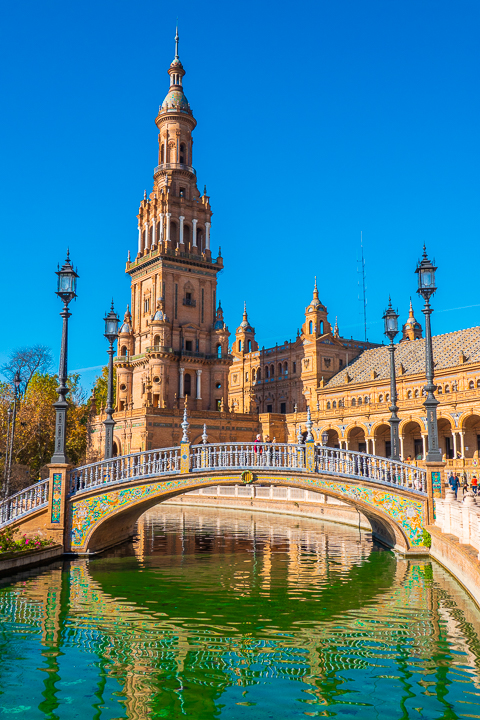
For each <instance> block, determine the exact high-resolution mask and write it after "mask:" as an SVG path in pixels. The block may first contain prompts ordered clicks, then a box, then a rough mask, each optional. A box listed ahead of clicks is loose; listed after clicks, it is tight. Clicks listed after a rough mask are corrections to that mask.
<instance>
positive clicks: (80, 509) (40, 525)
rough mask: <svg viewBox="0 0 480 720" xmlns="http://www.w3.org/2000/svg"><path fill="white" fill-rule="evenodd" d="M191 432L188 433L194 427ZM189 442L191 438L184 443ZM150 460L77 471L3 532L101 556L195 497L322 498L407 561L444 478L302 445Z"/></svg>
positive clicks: (46, 487) (28, 499) (23, 498)
mask: <svg viewBox="0 0 480 720" xmlns="http://www.w3.org/2000/svg"><path fill="white" fill-rule="evenodd" d="M187 427H188V423H187ZM185 437H186V435H185V434H184V438H185ZM205 440H206V438H204V443H202V444H200V445H190V443H189V442H188V438H186V440H185V441H184V442H182V443H181V445H180V446H178V447H172V448H162V449H158V450H149V451H144V452H139V453H135V454H131V455H125V456H122V457H117V458H112V459H111V460H104V461H101V462H97V463H93V464H90V465H85V466H83V467H77V468H72V467H71V466H68V465H51V466H50V477H49V479H48V480H44V481H41V482H39V483H37V484H35V485H33V486H31V487H29V488H27V489H26V490H23V491H22V492H20V493H17V494H16V495H14V496H12V497H11V498H9V499H8V500H6V501H4V502H3V503H1V504H0V527H5V526H11V527H18V528H20V529H21V530H22V532H33V531H38V532H42V533H43V534H45V535H47V536H49V537H52V539H54V540H56V541H57V542H61V543H63V545H64V548H65V551H66V552H71V553H76V554H88V553H94V552H100V551H102V550H104V549H106V548H108V547H111V546H112V545H115V544H117V543H120V542H123V541H124V540H126V539H128V538H129V537H131V536H132V535H133V534H134V528H135V524H136V522H137V520H138V518H139V517H140V516H141V515H142V514H143V513H144V512H145V511H146V510H148V509H149V508H151V507H152V506H154V505H157V504H158V503H160V502H162V501H163V500H167V499H170V498H173V497H175V496H176V495H180V494H182V493H185V492H189V491H191V490H195V489H198V488H201V487H208V486H211V485H235V484H238V483H242V482H243V483H246V484H251V483H254V484H257V485H258V484H261V485H267V486H268V485H275V486H282V485H283V486H289V487H297V488H303V489H306V490H312V491H317V492H321V493H323V494H325V495H328V496H330V497H333V498H337V499H338V500H341V501H342V502H346V503H348V504H351V505H353V506H354V507H355V508H356V509H357V510H359V511H360V512H361V513H362V514H363V515H364V516H365V517H366V518H367V519H368V521H369V522H370V525H371V527H372V532H373V534H374V536H375V537H376V538H377V539H379V540H380V541H381V542H383V543H384V544H386V545H388V546H389V547H393V548H395V549H397V550H399V551H401V552H403V553H408V552H409V551H410V552H411V551H415V549H416V548H417V549H418V548H419V547H421V546H423V541H424V533H423V530H424V528H425V527H426V526H427V525H429V524H431V522H432V520H433V514H434V509H433V498H434V496H435V495H436V496H438V497H440V496H441V494H442V489H441V482H440V480H441V474H440V473H439V472H438V473H436V472H434V471H433V470H432V468H428V467H427V468H426V469H423V468H418V467H416V466H412V465H408V464H405V463H401V462H396V461H392V460H390V459H388V458H382V457H376V456H374V455H368V454H366V453H360V452H353V451H348V450H342V449H334V448H329V447H324V446H321V447H320V446H316V445H315V444H314V442H313V441H308V440H307V441H306V442H299V443H298V444H276V445H272V444H254V443H219V444H208V443H206V442H205Z"/></svg>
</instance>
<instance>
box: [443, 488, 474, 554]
mask: <svg viewBox="0 0 480 720" xmlns="http://www.w3.org/2000/svg"><path fill="white" fill-rule="evenodd" d="M458 495H459V497H461V495H462V490H461V488H460V489H459V491H458ZM478 500H480V498H478ZM477 502H478V501H477V498H476V497H475V495H474V494H473V493H472V492H471V491H469V492H468V493H467V494H466V495H465V497H464V498H463V501H461V500H456V499H455V493H454V492H453V491H451V490H447V492H446V497H445V499H444V500H439V499H437V500H435V525H436V526H437V527H438V528H440V530H441V531H442V532H443V533H445V534H447V535H455V537H458V539H459V541H460V542H461V543H464V544H466V545H472V547H474V548H475V549H476V550H478V552H479V559H480V505H477Z"/></svg>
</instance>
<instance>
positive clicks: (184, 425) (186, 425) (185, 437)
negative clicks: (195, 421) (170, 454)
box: [180, 395, 190, 443]
mask: <svg viewBox="0 0 480 720" xmlns="http://www.w3.org/2000/svg"><path fill="white" fill-rule="evenodd" d="M180 427H181V428H182V430H183V435H182V443H184V442H186V443H188V428H189V427H190V423H189V422H188V417H187V395H185V404H184V409H183V422H182V423H181V425H180Z"/></svg>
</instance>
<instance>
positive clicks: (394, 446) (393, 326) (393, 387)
mask: <svg viewBox="0 0 480 720" xmlns="http://www.w3.org/2000/svg"><path fill="white" fill-rule="evenodd" d="M383 321H384V323H385V335H386V336H387V337H388V339H389V340H390V345H389V346H388V349H389V352H390V408H389V409H390V412H391V415H390V421H389V422H390V457H391V459H392V460H400V440H399V437H398V426H399V423H400V418H399V417H398V415H397V410H398V405H397V379H396V376H395V345H394V343H393V341H394V340H395V338H396V336H397V334H398V313H396V312H395V310H394V309H393V307H392V301H391V299H390V298H388V308H387V309H386V310H385V312H384V314H383Z"/></svg>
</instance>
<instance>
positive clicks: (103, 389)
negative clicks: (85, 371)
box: [93, 365, 117, 413]
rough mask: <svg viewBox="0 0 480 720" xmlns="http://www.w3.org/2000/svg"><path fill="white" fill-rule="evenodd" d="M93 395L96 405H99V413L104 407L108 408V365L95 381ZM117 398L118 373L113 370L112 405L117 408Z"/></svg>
mask: <svg viewBox="0 0 480 720" xmlns="http://www.w3.org/2000/svg"><path fill="white" fill-rule="evenodd" d="M93 395H94V396H95V403H96V405H97V412H98V413H99V412H100V411H101V410H102V408H103V407H106V406H107V395H108V365H105V367H104V368H102V374H101V375H99V376H98V377H97V379H96V380H95V385H94V386H93ZM116 396H117V371H116V368H115V367H114V368H113V400H112V405H113V407H115V398H116Z"/></svg>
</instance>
